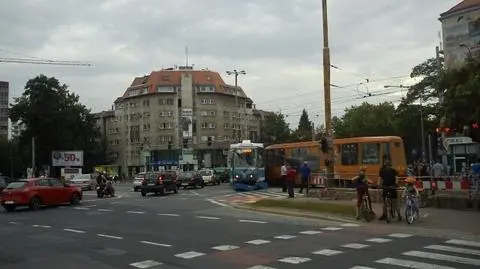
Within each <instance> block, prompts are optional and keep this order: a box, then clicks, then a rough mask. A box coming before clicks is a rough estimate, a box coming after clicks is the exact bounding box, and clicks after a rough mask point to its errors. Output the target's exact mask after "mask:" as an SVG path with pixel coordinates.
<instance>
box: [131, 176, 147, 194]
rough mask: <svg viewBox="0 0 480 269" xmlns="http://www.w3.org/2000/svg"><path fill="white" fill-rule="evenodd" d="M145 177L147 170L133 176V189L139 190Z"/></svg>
mask: <svg viewBox="0 0 480 269" xmlns="http://www.w3.org/2000/svg"><path fill="white" fill-rule="evenodd" d="M144 179H145V172H141V173H138V174H136V175H135V177H134V178H133V191H134V192H137V191H139V190H140V189H141V188H142V182H143V180H144Z"/></svg>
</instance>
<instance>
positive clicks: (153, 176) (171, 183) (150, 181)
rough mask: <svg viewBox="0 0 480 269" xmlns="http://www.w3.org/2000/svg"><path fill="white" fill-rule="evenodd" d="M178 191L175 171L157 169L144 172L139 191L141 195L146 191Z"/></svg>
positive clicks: (159, 192)
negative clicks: (156, 170)
mask: <svg viewBox="0 0 480 269" xmlns="http://www.w3.org/2000/svg"><path fill="white" fill-rule="evenodd" d="M169 191H173V192H174V193H178V187H177V173H176V171H158V172H147V173H145V179H144V181H143V182H142V186H141V188H140V192H141V194H142V196H146V195H147V193H155V194H160V195H164V194H165V193H166V192H169Z"/></svg>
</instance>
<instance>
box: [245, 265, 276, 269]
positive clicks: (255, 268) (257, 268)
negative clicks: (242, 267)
mask: <svg viewBox="0 0 480 269" xmlns="http://www.w3.org/2000/svg"><path fill="white" fill-rule="evenodd" d="M247 269H276V268H273V267H269V266H265V265H255V266H252V267H248V268H247Z"/></svg>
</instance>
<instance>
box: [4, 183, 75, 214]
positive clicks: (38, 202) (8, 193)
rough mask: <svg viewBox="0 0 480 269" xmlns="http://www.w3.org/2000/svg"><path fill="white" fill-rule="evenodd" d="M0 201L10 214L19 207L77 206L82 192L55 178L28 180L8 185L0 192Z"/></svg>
mask: <svg viewBox="0 0 480 269" xmlns="http://www.w3.org/2000/svg"><path fill="white" fill-rule="evenodd" d="M0 199H1V200H0V201H1V204H2V206H3V207H4V208H5V210H6V211H7V212H12V211H14V210H15V208H17V207H19V206H28V207H30V209H32V210H36V209H39V208H40V207H41V206H52V205H60V204H68V203H70V204H72V205H76V204H79V203H80V201H81V200H82V190H81V189H80V188H79V187H74V186H70V185H68V184H63V183H62V181H61V180H60V179H57V178H48V177H41V178H29V179H21V180H16V181H13V182H11V183H10V184H8V186H7V187H6V188H5V189H4V190H3V191H2V196H1V198H0Z"/></svg>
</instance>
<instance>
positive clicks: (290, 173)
mask: <svg viewBox="0 0 480 269" xmlns="http://www.w3.org/2000/svg"><path fill="white" fill-rule="evenodd" d="M286 178H287V190H288V198H294V197H295V194H294V192H293V186H294V185H295V179H297V170H295V168H294V167H292V166H290V165H287V176H286Z"/></svg>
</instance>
